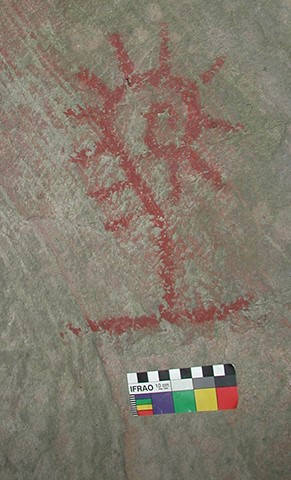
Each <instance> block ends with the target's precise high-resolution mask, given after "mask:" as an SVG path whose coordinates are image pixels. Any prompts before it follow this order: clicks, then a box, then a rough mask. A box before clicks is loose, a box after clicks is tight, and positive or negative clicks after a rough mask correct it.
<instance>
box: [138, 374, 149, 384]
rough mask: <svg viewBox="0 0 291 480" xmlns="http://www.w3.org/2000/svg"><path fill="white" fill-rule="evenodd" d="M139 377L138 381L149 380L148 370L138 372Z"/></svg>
mask: <svg viewBox="0 0 291 480" xmlns="http://www.w3.org/2000/svg"><path fill="white" fill-rule="evenodd" d="M137 379H138V383H144V382H148V381H149V379H148V374H147V372H141V373H138V374H137Z"/></svg>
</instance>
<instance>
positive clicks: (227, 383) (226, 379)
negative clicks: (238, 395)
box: [214, 375, 236, 387]
mask: <svg viewBox="0 0 291 480" xmlns="http://www.w3.org/2000/svg"><path fill="white" fill-rule="evenodd" d="M214 381H215V386H216V387H236V376H235V375H225V376H223V377H215V378H214Z"/></svg>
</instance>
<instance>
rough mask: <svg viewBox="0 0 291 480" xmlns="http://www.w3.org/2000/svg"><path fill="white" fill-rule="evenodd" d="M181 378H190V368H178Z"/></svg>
mask: <svg viewBox="0 0 291 480" xmlns="http://www.w3.org/2000/svg"><path fill="white" fill-rule="evenodd" d="M180 373H181V378H192V375H191V368H180Z"/></svg>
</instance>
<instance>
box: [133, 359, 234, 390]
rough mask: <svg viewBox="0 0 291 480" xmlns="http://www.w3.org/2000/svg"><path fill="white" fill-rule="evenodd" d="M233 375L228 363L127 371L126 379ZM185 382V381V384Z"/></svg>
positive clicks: (150, 379) (158, 379)
mask: <svg viewBox="0 0 291 480" xmlns="http://www.w3.org/2000/svg"><path fill="white" fill-rule="evenodd" d="M225 376H235V369H234V366H233V365H232V364H230V363H226V364H217V365H206V366H203V367H202V366H200V367H189V368H171V369H169V370H154V371H149V372H138V373H128V374H127V380H128V383H129V384H136V383H148V382H161V381H166V380H170V381H171V382H174V383H175V382H177V381H178V380H188V379H191V380H193V379H199V378H206V377H215V378H216V377H225ZM186 383H187V382H185V385H186Z"/></svg>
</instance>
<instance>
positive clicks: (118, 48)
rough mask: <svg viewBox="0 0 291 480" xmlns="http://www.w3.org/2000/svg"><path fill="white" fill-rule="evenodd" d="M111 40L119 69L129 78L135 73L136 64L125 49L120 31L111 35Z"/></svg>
mask: <svg viewBox="0 0 291 480" xmlns="http://www.w3.org/2000/svg"><path fill="white" fill-rule="evenodd" d="M109 41H110V43H111V45H112V46H113V47H114V48H115V53H116V57H117V61H118V65H119V69H120V70H121V72H122V73H123V76H124V78H125V79H127V78H128V77H129V76H130V75H131V74H132V73H133V71H134V65H133V63H132V61H131V60H130V58H129V55H128V53H127V51H126V50H125V47H124V44H123V40H122V38H121V36H120V35H119V34H118V33H114V34H113V35H111V36H110V38H109Z"/></svg>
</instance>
